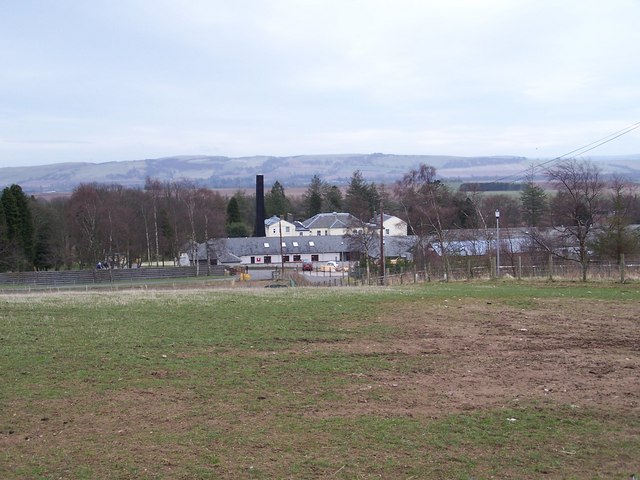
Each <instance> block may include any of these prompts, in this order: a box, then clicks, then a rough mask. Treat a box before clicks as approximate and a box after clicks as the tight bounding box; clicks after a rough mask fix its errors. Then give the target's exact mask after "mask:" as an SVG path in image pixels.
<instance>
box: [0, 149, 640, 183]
mask: <svg viewBox="0 0 640 480" xmlns="http://www.w3.org/2000/svg"><path fill="white" fill-rule="evenodd" d="M590 160H592V161H594V162H595V163H597V164H598V166H599V167H600V168H601V169H602V170H603V172H604V173H618V174H621V175H624V176H625V177H627V178H629V179H633V180H636V181H638V180H640V155H628V156H616V157H593V158H591V159H590ZM542 161H544V160H540V159H530V158H526V157H515V156H514V157H504V156H503V157H499V156H495V157H454V156H436V155H392V154H383V153H373V154H335V155H300V156H291V157H270V156H255V157H240V158H231V157H219V156H218V157H213V156H174V157H164V158H157V159H146V160H131V161H119V162H107V163H58V164H52V165H41V166H31V167H4V168H0V187H4V186H7V185H11V184H13V183H16V184H19V185H21V186H22V187H23V189H25V191H29V192H44V191H71V190H72V189H73V188H74V187H75V186H77V185H78V184H80V183H88V182H98V183H119V184H121V185H126V186H142V185H144V183H145V179H146V178H147V177H150V178H154V179H159V180H161V181H166V180H182V179H187V180H192V181H195V182H197V183H199V184H202V185H205V186H211V187H218V188H223V187H231V188H235V187H250V186H252V185H253V184H254V181H255V176H256V174H263V175H265V181H266V183H267V185H270V184H272V183H273V182H274V181H275V180H279V181H280V182H281V183H283V184H284V185H286V186H287V187H295V186H304V185H307V184H308V182H309V180H310V179H311V177H312V176H313V175H314V174H318V175H320V176H321V177H322V178H323V179H324V180H326V181H328V182H330V183H333V184H337V185H343V184H346V183H347V182H348V181H349V179H350V177H351V175H352V174H353V172H354V171H355V170H361V171H362V173H363V175H364V177H365V178H366V179H367V180H368V181H373V182H376V183H379V182H384V183H390V182H393V181H395V180H397V179H399V178H400V177H401V176H402V175H403V174H404V173H406V172H407V171H409V170H410V169H411V168H414V167H416V166H417V165H419V164H420V163H425V164H429V165H433V166H434V167H436V169H437V171H438V175H439V176H440V177H442V178H451V179H458V180H462V181H492V180H497V179H502V178H504V177H507V176H510V175H513V176H514V178H507V179H506V180H507V181H511V180H520V179H521V178H522V176H523V175H524V172H526V171H527V169H528V168H529V167H530V166H531V165H534V164H539V163H542Z"/></svg>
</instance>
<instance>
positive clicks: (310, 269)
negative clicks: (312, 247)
mask: <svg viewBox="0 0 640 480" xmlns="http://www.w3.org/2000/svg"><path fill="white" fill-rule="evenodd" d="M302 271H303V272H313V263H311V262H304V263H303V264H302Z"/></svg>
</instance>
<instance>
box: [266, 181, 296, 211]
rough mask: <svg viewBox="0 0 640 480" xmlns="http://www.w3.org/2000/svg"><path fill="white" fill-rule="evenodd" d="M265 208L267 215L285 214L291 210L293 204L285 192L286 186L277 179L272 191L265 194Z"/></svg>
mask: <svg viewBox="0 0 640 480" xmlns="http://www.w3.org/2000/svg"><path fill="white" fill-rule="evenodd" d="M264 208H265V214H266V216H267V217H271V216H273V215H278V216H280V215H283V214H286V213H288V212H290V211H291V205H290V203H289V200H287V196H286V195H285V193H284V187H283V186H282V184H281V183H280V182H279V181H278V180H276V181H275V183H274V184H273V187H271V191H270V192H269V193H267V194H266V195H265V196H264Z"/></svg>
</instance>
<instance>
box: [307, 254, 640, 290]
mask: <svg viewBox="0 0 640 480" xmlns="http://www.w3.org/2000/svg"><path fill="white" fill-rule="evenodd" d="M485 263H486V264H473V263H472V262H468V263H467V264H466V265H457V266H454V267H451V268H449V270H448V272H447V271H445V269H444V267H443V266H442V265H431V264H430V265H427V266H426V267H425V268H424V269H421V270H417V269H404V270H403V269H398V270H395V271H394V270H391V273H388V274H387V275H385V276H384V278H382V277H380V276H379V275H378V274H377V272H372V273H371V274H370V275H369V276H368V277H367V275H366V273H365V272H364V269H360V270H358V271H356V272H350V275H349V276H345V277H340V276H334V277H329V278H326V279H322V280H321V281H316V282H315V283H312V284H310V285H315V286H358V285H403V284H409V283H421V282H429V281H466V280H483V279H484V280H490V279H495V278H496V272H495V261H493V262H492V261H488V262H485ZM514 263H515V265H501V266H500V275H499V276H500V277H502V278H514V279H546V280H549V279H553V280H567V281H580V280H582V268H581V266H580V264H579V263H576V262H563V263H558V262H557V261H554V260H553V259H552V258H549V259H548V260H547V262H546V263H541V264H530V265H527V264H523V263H522V261H521V259H519V258H516V259H515V261H514ZM587 279H588V280H611V281H616V282H626V281H638V280H640V262H635V261H634V262H633V263H621V264H620V265H618V264H616V263H607V262H601V263H590V264H589V268H588V270H587Z"/></svg>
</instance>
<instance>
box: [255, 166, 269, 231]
mask: <svg viewBox="0 0 640 480" xmlns="http://www.w3.org/2000/svg"><path fill="white" fill-rule="evenodd" d="M264 215H265V212H264V176H263V175H256V226H255V232H254V236H255V237H266V236H267V233H266V232H265V229H264V220H265V219H264Z"/></svg>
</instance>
